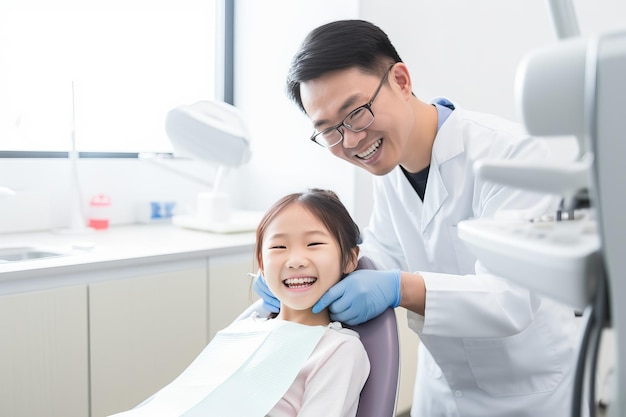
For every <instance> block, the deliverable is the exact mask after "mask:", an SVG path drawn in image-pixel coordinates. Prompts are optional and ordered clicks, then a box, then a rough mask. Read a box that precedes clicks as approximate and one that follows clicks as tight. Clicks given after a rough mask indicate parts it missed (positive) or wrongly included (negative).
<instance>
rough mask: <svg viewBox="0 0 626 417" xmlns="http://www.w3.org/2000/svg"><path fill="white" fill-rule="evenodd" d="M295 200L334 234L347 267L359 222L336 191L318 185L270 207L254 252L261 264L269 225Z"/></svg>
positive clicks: (358, 235) (260, 228)
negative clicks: (353, 218) (323, 188)
mask: <svg viewBox="0 0 626 417" xmlns="http://www.w3.org/2000/svg"><path fill="white" fill-rule="evenodd" d="M292 204H300V205H302V206H303V207H304V208H306V209H307V210H309V211H310V212H311V213H312V214H313V215H314V216H315V217H317V218H318V219H319V220H320V221H321V222H322V223H323V224H324V226H326V228H327V229H328V231H329V232H330V233H331V234H332V235H333V236H334V237H335V239H336V240H337V243H338V244H339V249H340V251H341V269H342V270H343V269H345V267H346V266H347V265H348V263H349V262H350V260H351V259H352V249H354V248H355V247H356V246H357V245H358V244H359V243H360V242H361V233H360V231H359V226H357V224H356V223H355V222H354V220H352V217H351V216H350V213H348V210H347V209H346V207H345V206H344V205H343V203H342V202H341V201H340V200H339V197H338V196H337V194H335V193H334V192H333V191H330V190H322V189H319V188H311V189H309V190H307V191H305V192H302V193H293V194H289V195H286V196H285V197H283V198H281V199H280V200H278V201H277V202H276V203H274V205H272V207H270V208H269V210H267V212H266V213H265V215H264V216H263V218H262V219H261V221H260V223H259V226H258V227H257V229H256V248H255V254H256V259H257V262H258V263H259V265H263V262H262V246H263V238H264V237H265V231H266V230H267V227H268V225H269V224H270V223H271V222H272V220H274V218H276V216H278V215H279V214H280V213H281V212H282V211H283V210H284V209H285V208H286V207H288V206H290V205H292Z"/></svg>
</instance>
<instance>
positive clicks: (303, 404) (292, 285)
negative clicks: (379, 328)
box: [115, 189, 370, 417]
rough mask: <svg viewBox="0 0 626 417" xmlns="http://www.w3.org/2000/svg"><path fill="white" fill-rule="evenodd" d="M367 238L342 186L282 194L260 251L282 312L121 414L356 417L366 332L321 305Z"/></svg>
mask: <svg viewBox="0 0 626 417" xmlns="http://www.w3.org/2000/svg"><path fill="white" fill-rule="evenodd" d="M359 236H360V234H359V228H358V226H357V225H356V224H355V223H354V221H353V220H352V218H351V217H350V215H349V213H348V211H347V210H346V208H345V207H344V206H343V204H342V203H341V201H340V200H339V198H338V197H337V195H336V194H335V193H333V192H332V191H327V190H321V189H311V190H308V191H306V192H303V193H294V194H290V195H287V196H285V197H283V198H281V199H280V200H279V201H277V202H276V203H275V204H274V205H273V206H272V207H271V208H270V209H269V210H268V211H267V213H266V214H265V215H264V217H263V218H262V219H261V222H260V224H259V226H258V228H257V233H256V251H255V252H256V259H257V261H258V264H259V267H260V273H262V274H263V276H264V277H265V279H266V281H267V284H268V286H269V288H270V289H271V291H272V292H273V293H274V294H275V295H276V297H277V298H278V300H279V301H280V311H279V312H278V313H277V314H275V315H274V316H275V317H273V318H262V317H259V315H258V314H256V313H253V314H252V315H251V316H249V317H247V318H244V319H240V320H237V321H235V322H234V323H233V324H231V325H230V326H228V327H227V328H226V329H224V330H222V331H220V332H218V334H217V335H216V336H215V338H214V339H213V340H212V341H211V343H209V345H207V347H206V348H205V349H204V350H203V351H202V352H201V353H200V355H199V356H198V357H197V358H196V360H194V362H193V363H192V364H191V365H190V366H189V367H188V368H187V369H186V370H185V371H184V372H183V373H182V374H181V375H180V376H179V377H178V378H177V379H176V380H174V381H173V382H172V383H171V384H169V385H168V386H166V387H165V388H163V389H162V390H161V391H159V392H158V393H156V394H155V395H154V396H153V397H151V398H150V399H149V400H148V401H146V402H144V403H143V404H141V405H140V406H138V407H136V408H135V409H133V410H130V411H127V412H124V413H119V414H116V415H115V417H122V416H123V417H140V416H150V417H157V416H164V417H165V416H167V417H175V416H176V417H177V416H181V417H188V416H189V417H191V416H211V417H212V416H216V417H217V416H219V417H229V416H232V417H243V416H245V417H254V416H259V417H262V416H269V417H296V416H297V417H319V416H323V415H327V416H333V417H354V416H355V415H356V411H357V406H358V402H359V395H360V392H361V389H362V388H363V386H364V384H365V381H366V380H367V377H368V375H369V370H370V363H369V360H368V357H367V353H366V352H365V349H364V347H363V345H362V344H361V342H360V340H359V337H358V334H357V333H356V332H354V331H352V330H349V329H344V328H343V327H342V325H341V324H340V323H339V322H331V320H330V313H329V312H328V310H323V311H321V312H320V313H317V314H315V313H313V311H312V307H313V305H314V304H315V303H316V302H317V301H318V300H319V298H320V297H321V296H322V295H323V294H324V293H325V292H326V291H327V290H328V289H329V288H330V287H332V286H333V285H334V284H336V283H337V282H338V281H339V280H341V279H342V278H343V277H344V276H346V275H347V274H348V273H350V272H352V271H353V270H354V269H355V268H356V266H357V261H358V259H357V258H358V253H359V249H358V246H357V244H358V241H359Z"/></svg>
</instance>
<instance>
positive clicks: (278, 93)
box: [235, 0, 358, 210]
mask: <svg viewBox="0 0 626 417" xmlns="http://www.w3.org/2000/svg"><path fill="white" fill-rule="evenodd" d="M357 6H358V1H356V0H344V1H340V2H338V1H334V0H323V1H317V0H316V1H308V2H305V1H293V0H263V1H257V0H237V1H236V35H235V42H236V45H237V47H236V51H235V67H236V72H235V85H236V91H235V105H236V106H237V107H238V108H240V109H241V110H242V112H243V113H244V116H245V117H246V120H247V122H248V126H249V128H250V130H251V136H252V139H251V145H252V159H251V161H250V163H249V164H247V165H246V166H245V167H244V169H243V172H242V175H241V176H240V179H241V180H242V181H241V183H240V189H239V190H240V193H239V196H240V198H241V201H240V204H241V205H243V206H245V207H246V208H249V209H257V210H263V209H265V208H267V207H268V206H269V205H270V204H272V203H273V202H274V201H275V200H277V199H278V198H279V197H281V196H282V195H284V194H286V193H289V192H294V191H302V190H303V189H304V188H306V187H324V188H330V189H333V190H334V191H336V192H337V193H338V194H339V196H340V198H341V199H342V200H343V201H344V203H345V204H346V205H347V206H349V207H350V208H352V207H353V206H354V203H353V199H354V180H353V177H354V171H355V170H354V169H353V168H352V167H351V166H349V165H348V164H346V163H344V162H343V161H340V160H339V159H337V158H335V157H332V155H330V154H329V152H328V151H327V150H326V149H324V148H322V147H320V146H317V145H315V144H314V143H312V142H311V141H309V137H310V136H311V133H312V131H313V128H312V126H311V123H310V122H309V120H308V119H307V118H306V116H304V114H302V113H301V112H300V110H299V109H298V108H297V107H296V106H295V104H293V103H292V102H291V101H290V100H289V99H288V98H287V95H286V93H285V80H286V76H287V71H288V68H289V64H290V61H291V57H292V56H293V54H294V53H295V52H296V50H297V49H298V46H299V45H300V43H301V42H302V40H303V39H304V37H305V36H306V34H307V33H308V32H309V31H310V30H311V29H313V28H315V27H316V26H318V25H320V24H322V23H326V22H328V21H331V20H337V19H345V18H355V17H356V16H357V11H358V7H357Z"/></svg>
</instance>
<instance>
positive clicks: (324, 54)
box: [255, 20, 577, 417]
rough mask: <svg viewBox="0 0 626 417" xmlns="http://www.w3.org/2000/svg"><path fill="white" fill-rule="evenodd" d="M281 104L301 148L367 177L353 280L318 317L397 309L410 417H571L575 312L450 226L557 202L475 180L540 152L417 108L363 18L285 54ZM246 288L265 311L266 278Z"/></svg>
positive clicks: (390, 50) (521, 137)
mask: <svg viewBox="0 0 626 417" xmlns="http://www.w3.org/2000/svg"><path fill="white" fill-rule="evenodd" d="M287 87H288V93H289V95H290V98H291V99H292V100H293V101H294V102H295V103H296V104H297V105H298V106H299V107H300V109H301V110H302V111H303V112H305V113H306V115H307V116H308V117H309V118H310V120H311V121H312V123H313V127H314V129H315V132H314V134H313V135H312V136H311V140H313V141H314V142H316V143H317V144H318V145H321V146H324V147H326V148H328V150H329V151H330V153H332V154H333V155H335V156H336V157H338V158H341V159H344V160H346V161H348V162H349V163H351V164H354V165H356V166H359V167H361V168H363V169H365V170H367V171H368V172H371V173H372V174H374V175H375V178H374V192H375V200H374V208H373V213H372V217H371V220H370V224H369V226H368V227H367V228H366V229H365V231H364V236H363V243H362V245H361V251H362V253H363V254H364V255H366V256H368V257H370V258H371V259H373V260H374V261H375V263H376V264H377V267H378V270H376V271H372V270H370V271H364V270H361V271H357V272H354V273H352V274H350V275H348V276H347V277H346V278H345V279H344V280H342V281H341V282H340V283H338V284H337V285H335V286H334V287H333V288H331V289H330V290H329V291H328V292H327V293H326V294H325V295H324V296H323V297H322V298H321V299H320V300H319V301H318V303H317V304H316V306H315V307H314V311H319V310H321V309H323V308H324V307H326V306H329V308H330V311H331V313H332V317H333V319H335V320H339V321H343V322H345V323H348V324H356V323H360V322H363V321H367V320H369V319H370V318H372V317H375V316H376V315H378V314H380V313H381V312H382V311H384V310H385V309H386V308H388V307H397V306H402V307H405V308H406V309H407V310H408V311H409V312H408V315H409V317H408V319H409V326H410V327H411V328H412V329H413V330H414V331H416V332H417V334H418V336H419V338H420V341H421V346H420V349H419V352H418V354H419V358H418V374H417V380H416V384H415V396H414V401H413V406H412V411H411V415H412V416H413V417H435V416H460V417H470V416H472V417H473V416H476V417H478V416H480V417H483V416H507V417H514V416H520V417H522V416H533V417H537V416H567V415H569V414H570V410H571V402H572V399H571V393H572V381H573V374H574V370H573V365H574V358H575V346H576V337H577V336H576V335H577V328H576V326H575V322H574V320H575V315H574V312H573V309H572V308H571V307H568V306H564V305H561V304H559V303H556V302H555V301H552V300H550V299H548V298H543V297H541V296H540V295H538V294H535V293H533V292H531V291H529V290H527V289H525V288H521V287H518V286H516V285H514V284H512V283H510V282H509V281H507V280H505V279H502V278H499V277H495V276H493V275H490V274H489V273H488V271H486V270H485V269H484V268H482V267H481V266H480V263H478V262H476V258H475V256H474V255H473V254H472V253H471V252H470V251H469V250H468V248H467V247H466V246H465V245H464V244H463V243H462V242H461V241H460V240H459V238H458V237H457V232H456V226H457V224H458V223H459V222H460V221H462V220H466V219H470V218H479V217H489V216H493V215H495V214H496V213H497V212H500V211H502V210H516V211H517V212H518V213H519V212H520V211H521V212H523V213H524V214H525V215H526V216H527V217H528V218H533V217H536V216H539V215H541V214H545V213H546V212H549V211H550V210H556V207H557V204H556V201H554V200H555V198H553V197H550V196H545V195H538V194H535V193H530V192H527V191H523V190H518V189H514V188H509V187H505V186H501V185H498V184H493V183H489V182H486V181H483V180H481V179H480V178H477V177H476V175H475V174H474V171H473V165H474V162H476V161H477V160H480V159H498V160H515V161H524V160H532V161H540V160H545V159H546V158H548V157H549V156H548V155H549V149H547V148H546V147H545V145H544V144H543V143H542V142H540V141H538V140H536V139H533V138H531V137H528V136H527V135H526V134H525V133H524V131H523V129H522V128H521V127H520V126H519V125H517V124H514V123H512V122H509V121H505V120H502V119H500V118H498V117H495V116H492V115H486V114H479V113H474V112H470V111H467V110H465V109H462V108H460V107H459V106H458V105H456V104H454V103H453V102H451V101H449V100H447V99H437V100H435V101H433V102H432V103H427V102H424V101H421V100H420V99H419V98H417V97H416V96H415V95H414V94H413V91H412V83H411V77H410V74H409V69H408V68H407V66H406V65H405V64H404V63H403V62H402V60H401V59H400V57H399V55H398V53H397V52H396V50H395V48H394V46H393V45H392V44H391V42H390V41H389V39H388V37H387V35H386V34H385V33H384V32H382V31H381V30H380V29H379V28H378V27H376V26H375V25H373V24H371V23H369V22H365V21H361V20H344V21H337V22H332V23H329V24H325V25H323V26H320V27H318V28H316V29H314V30H313V31H312V32H311V33H310V34H309V35H308V36H307V37H306V39H305V40H304V42H303V44H302V45H301V47H300V49H299V51H298V52H297V53H296V55H295V56H294V58H293V61H292V64H291V68H290V71H289V74H288V80H287ZM255 289H256V290H257V292H259V294H261V295H262V297H263V298H264V300H265V301H266V304H271V303H272V297H271V294H270V293H269V292H268V291H267V289H266V287H265V285H264V282H263V277H262V276H259V277H258V279H257V280H256V281H255Z"/></svg>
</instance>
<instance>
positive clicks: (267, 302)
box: [252, 269, 280, 313]
mask: <svg viewBox="0 0 626 417" xmlns="http://www.w3.org/2000/svg"><path fill="white" fill-rule="evenodd" d="M252 289H253V290H254V292H256V293H257V294H258V295H259V297H261V298H262V299H263V308H264V309H266V310H267V311H269V312H270V313H278V312H279V311H280V301H278V298H276V297H274V294H272V292H271V291H270V289H269V287H268V286H267V282H265V277H264V276H263V274H261V270H260V269H259V272H257V274H256V277H254V281H252Z"/></svg>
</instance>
